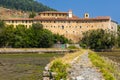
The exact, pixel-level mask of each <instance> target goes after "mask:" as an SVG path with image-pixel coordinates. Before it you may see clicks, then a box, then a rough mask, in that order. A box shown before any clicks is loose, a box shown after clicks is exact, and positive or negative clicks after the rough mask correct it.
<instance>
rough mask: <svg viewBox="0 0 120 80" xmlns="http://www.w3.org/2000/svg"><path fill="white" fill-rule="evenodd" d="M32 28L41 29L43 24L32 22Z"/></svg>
mask: <svg viewBox="0 0 120 80" xmlns="http://www.w3.org/2000/svg"><path fill="white" fill-rule="evenodd" d="M32 28H33V29H34V30H41V29H43V25H42V24H40V23H33V24H32Z"/></svg>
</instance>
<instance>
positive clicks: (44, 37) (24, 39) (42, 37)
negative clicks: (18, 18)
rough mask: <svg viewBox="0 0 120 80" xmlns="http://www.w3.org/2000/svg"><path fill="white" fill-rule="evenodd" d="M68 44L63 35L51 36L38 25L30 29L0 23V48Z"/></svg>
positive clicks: (43, 46) (44, 46)
mask: <svg viewBox="0 0 120 80" xmlns="http://www.w3.org/2000/svg"><path fill="white" fill-rule="evenodd" d="M58 42H60V43H63V44H64V43H68V42H69V40H68V39H67V38H65V37H64V36H63V35H59V34H53V33H52V32H51V31H49V30H47V29H44V28H43V25H42V24H40V23H35V24H33V25H32V26H31V27H30V28H26V27H25V26H24V25H18V26H16V28H14V26H13V25H9V26H8V25H5V23H4V22H3V21H1V22H0V47H12V48H49V47H51V46H52V45H53V44H55V43H58Z"/></svg>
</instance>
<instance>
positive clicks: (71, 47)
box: [68, 46, 78, 49]
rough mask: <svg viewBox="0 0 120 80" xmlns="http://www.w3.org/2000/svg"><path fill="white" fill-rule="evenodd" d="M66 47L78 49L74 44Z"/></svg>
mask: <svg viewBox="0 0 120 80" xmlns="http://www.w3.org/2000/svg"><path fill="white" fill-rule="evenodd" d="M68 49H78V47H76V46H69V47H68Z"/></svg>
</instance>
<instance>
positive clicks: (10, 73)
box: [0, 53, 63, 80]
mask: <svg viewBox="0 0 120 80" xmlns="http://www.w3.org/2000/svg"><path fill="white" fill-rule="evenodd" d="M60 56H63V54H52V53H46V54H36V53H35V54H33V53H31V54H0V80H42V72H43V70H44V67H45V66H46V64H48V63H49V62H50V61H51V60H53V59H54V57H56V58H57V57H60Z"/></svg>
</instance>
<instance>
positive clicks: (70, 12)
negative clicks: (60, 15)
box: [68, 10, 73, 18]
mask: <svg viewBox="0 0 120 80" xmlns="http://www.w3.org/2000/svg"><path fill="white" fill-rule="evenodd" d="M68 17H69V18H72V17H73V13H72V10H69V11H68Z"/></svg>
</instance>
